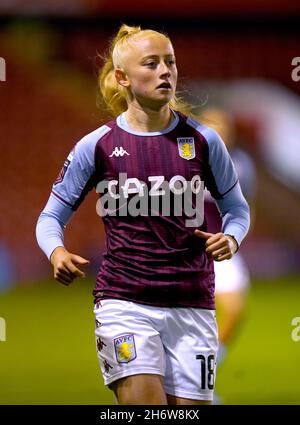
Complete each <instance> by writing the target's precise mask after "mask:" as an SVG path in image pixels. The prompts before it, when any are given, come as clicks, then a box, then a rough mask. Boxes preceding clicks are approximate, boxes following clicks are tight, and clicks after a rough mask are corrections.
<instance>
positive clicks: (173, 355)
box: [94, 299, 218, 400]
mask: <svg viewBox="0 0 300 425" xmlns="http://www.w3.org/2000/svg"><path fill="white" fill-rule="evenodd" d="M94 313H95V322H96V329H95V334H96V348H97V354H98V358H99V362H100V367H101V371H102V375H103V378H104V383H105V385H110V384H111V383H112V382H114V381H116V380H118V379H120V378H124V377H126V376H130V375H137V374H158V375H162V376H163V377H164V384H165V391H166V393H167V394H169V395H174V396H177V397H183V398H189V399H193V400H213V389H214V383H215V373H216V357H217V350H218V332H217V324H216V316H215V310H206V309H202V308H185V307H184V308H182V307H180V308H179V307H172V308H170V307H154V306H149V305H144V304H137V303H134V302H131V301H123V300H118V299H105V300H102V301H101V303H98V304H96V305H95V308H94Z"/></svg>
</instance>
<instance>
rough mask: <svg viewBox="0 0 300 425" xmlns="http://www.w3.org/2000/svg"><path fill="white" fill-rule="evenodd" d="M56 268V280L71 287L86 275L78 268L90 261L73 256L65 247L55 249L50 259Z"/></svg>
mask: <svg viewBox="0 0 300 425" xmlns="http://www.w3.org/2000/svg"><path fill="white" fill-rule="evenodd" d="M50 262H51V264H52V266H53V268H54V278H55V280H57V281H58V282H60V283H63V284H64V285H70V283H72V282H73V280H74V279H76V278H77V277H85V273H84V272H83V271H82V270H80V269H79V268H78V267H77V266H85V265H87V264H89V261H88V260H86V259H85V258H82V257H80V256H79V255H75V254H71V253H70V252H68V251H67V250H66V249H65V248H64V247H62V246H58V247H57V248H55V250H54V251H53V253H52V254H51V257H50Z"/></svg>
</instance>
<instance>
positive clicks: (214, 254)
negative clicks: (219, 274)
mask: <svg viewBox="0 0 300 425" xmlns="http://www.w3.org/2000/svg"><path fill="white" fill-rule="evenodd" d="M228 253H230V249H229V247H228V246H224V247H222V248H220V249H217V250H214V251H213V252H212V253H211V255H212V257H213V258H218V256H220V255H223V254H228Z"/></svg>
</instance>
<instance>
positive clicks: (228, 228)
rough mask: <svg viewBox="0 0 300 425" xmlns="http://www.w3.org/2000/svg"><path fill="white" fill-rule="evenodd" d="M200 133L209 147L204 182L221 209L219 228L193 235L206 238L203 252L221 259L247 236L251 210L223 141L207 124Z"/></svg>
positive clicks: (229, 254) (236, 248) (199, 231)
mask: <svg viewBox="0 0 300 425" xmlns="http://www.w3.org/2000/svg"><path fill="white" fill-rule="evenodd" d="M203 134H204V136H205V137H206V140H207V142H208V147H209V171H208V173H207V181H206V186H207V188H208V190H209V191H210V193H211V195H212V196H213V197H214V198H215V200H216V203H217V205H218V208H219V210H220V213H221V216H222V232H220V233H216V234H212V233H207V232H203V231H201V230H195V235H196V236H198V237H200V238H204V239H205V240H206V243H205V246H206V252H207V253H209V254H210V255H212V257H213V258H214V260H215V261H223V260H226V259H230V258H231V257H232V256H233V255H234V253H235V252H236V251H237V250H238V248H239V246H240V244H241V242H242V240H243V239H244V237H245V236H246V234H247V232H248V230H249V226H250V210H249V205H248V203H247V201H246V199H245V198H244V196H243V193H242V191H241V187H240V184H239V181H238V176H237V172H236V170H235V168H234V165H233V162H232V160H231V158H230V155H229V153H228V151H227V149H226V146H225V144H224V142H223V141H222V139H221V138H220V136H219V135H218V134H217V133H216V132H215V131H214V130H212V129H211V128H208V127H206V128H205V130H204V131H203Z"/></svg>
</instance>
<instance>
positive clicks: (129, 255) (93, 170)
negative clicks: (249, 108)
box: [37, 112, 249, 309]
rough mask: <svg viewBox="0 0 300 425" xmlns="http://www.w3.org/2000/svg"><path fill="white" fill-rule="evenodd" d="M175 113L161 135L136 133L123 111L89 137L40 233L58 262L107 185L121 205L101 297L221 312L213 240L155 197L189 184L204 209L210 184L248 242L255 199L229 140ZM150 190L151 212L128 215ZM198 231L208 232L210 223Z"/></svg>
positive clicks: (231, 229)
mask: <svg viewBox="0 0 300 425" xmlns="http://www.w3.org/2000/svg"><path fill="white" fill-rule="evenodd" d="M173 113H174V119H173V120H172V122H171V124H170V126H169V127H168V128H167V129H165V130H163V131H160V132H152V133H145V132H143V133H139V132H136V131H134V130H132V129H131V128H130V127H129V126H128V124H127V122H126V118H125V114H121V115H120V116H119V117H117V118H116V119H114V120H112V121H110V122H108V123H107V124H106V125H103V126H101V127H100V128H98V129H97V130H95V131H93V132H92V133H90V134H88V135H86V136H85V137H83V138H82V139H81V140H80V141H79V142H78V143H77V144H76V146H75V149H74V150H73V151H72V152H71V153H70V155H69V156H68V158H67V160H66V162H65V164H64V168H63V169H62V171H61V173H60V175H59V177H58V179H57V180H56V182H55V183H54V185H53V188H52V194H51V196H50V198H49V201H48V203H47V205H46V207H45V209H44V210H43V212H42V213H41V215H40V218H39V221H38V225H37V238H38V242H39V244H40V246H41V248H42V249H43V250H44V252H45V253H46V255H47V256H48V258H49V257H50V255H51V253H52V252H53V250H54V249H55V248H56V247H57V246H61V245H63V231H64V227H65V225H66V224H67V222H68V221H69V219H70V218H71V216H72V214H73V212H74V211H75V210H76V209H77V208H78V207H79V205H80V204H81V203H82V201H83V199H84V197H85V196H86V194H87V193H88V192H89V191H90V190H91V189H93V188H95V189H96V190H97V191H98V192H101V191H100V190H99V187H100V186H101V184H103V182H105V183H107V187H108V192H109V193H111V194H112V201H113V200H116V208H115V209H113V212H114V213H113V214H112V213H111V214H109V213H107V211H106V214H104V216H103V217H102V219H103V223H104V226H105V232H106V237H107V242H106V253H105V255H104V260H103V262H102V265H101V267H100V270H99V273H98V276H97V283H96V287H95V289H94V296H95V299H96V300H97V299H103V298H118V299H124V300H130V301H134V302H139V303H144V304H150V305H157V306H181V307H201V308H207V309H213V308H215V304H214V269H213V260H212V258H211V257H209V256H208V255H207V254H206V253H205V249H204V241H203V240H201V239H199V238H197V237H196V236H195V235H194V230H195V227H193V226H188V225H187V221H186V220H187V217H186V214H184V211H183V214H181V215H179V214H175V213H174V205H173V204H172V206H170V213H169V214H164V213H163V211H161V210H159V209H155V208H152V205H153V204H154V203H153V204H152V203H151V202H150V201H151V200H154V198H156V199H157V198H160V199H161V198H162V197H163V196H169V199H170V200H172V202H174V193H175V194H176V193H180V190H181V192H182V188H183V189H184V188H188V187H189V186H190V188H191V193H192V195H191V203H192V205H193V207H196V206H197V205H196V203H195V198H196V195H197V193H198V188H199V187H200V186H199V185H201V182H203V183H204V185H205V187H206V188H207V189H208V190H209V191H210V193H211V195H212V196H213V197H214V198H215V199H216V201H217V204H218V207H219V209H220V212H221V214H222V221H223V232H224V233H228V234H232V235H234V236H235V238H236V240H237V241H238V243H241V241H242V239H243V238H244V236H245V234H246V233H247V231H248V227H249V209H248V205H247V203H246V201H245V199H244V197H243V195H242V192H241V190H240V186H239V182H238V178H237V174H236V171H235V169H234V166H233V164H232V161H231V159H230V156H229V154H228V152H227V150H226V148H225V145H224V143H223V142H222V140H221V139H220V137H219V136H218V134H217V133H216V132H215V131H214V130H212V129H211V128H209V127H206V126H204V125H201V124H199V123H198V122H196V121H194V120H192V119H191V118H188V117H186V116H184V115H182V114H180V113H177V112H173ZM120 176H121V178H120ZM99 184H100V186H99ZM178 188H179V189H178ZM180 188H181V189H180ZM176 190H177V192H176ZM145 193H146V197H147V200H148V201H149V204H148V205H147V214H145V211H144V212H143V213H142V214H139V215H132V214H130V209H127V213H126V214H120V208H121V207H122V205H123V204H122V202H123V201H126V202H127V204H128V203H129V202H130V200H131V199H132V197H134V196H141V195H145ZM99 195H102V193H99ZM121 204H122V205H121ZM155 205H156V206H157V204H155ZM123 206H124V205H123ZM127 206H128V205H127ZM110 211H112V210H110ZM196 224H197V223H196ZM197 228H201V229H203V230H206V222H205V220H204V221H203V223H202V221H201V223H200V224H199V223H198V226H197Z"/></svg>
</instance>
